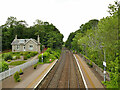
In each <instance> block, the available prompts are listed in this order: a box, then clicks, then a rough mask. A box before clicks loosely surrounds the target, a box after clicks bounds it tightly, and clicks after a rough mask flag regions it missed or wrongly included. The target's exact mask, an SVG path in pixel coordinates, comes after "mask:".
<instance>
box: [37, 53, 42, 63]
mask: <svg viewBox="0 0 120 90" xmlns="http://www.w3.org/2000/svg"><path fill="white" fill-rule="evenodd" d="M38 58H39V62H42V54H40V55H39V56H38Z"/></svg>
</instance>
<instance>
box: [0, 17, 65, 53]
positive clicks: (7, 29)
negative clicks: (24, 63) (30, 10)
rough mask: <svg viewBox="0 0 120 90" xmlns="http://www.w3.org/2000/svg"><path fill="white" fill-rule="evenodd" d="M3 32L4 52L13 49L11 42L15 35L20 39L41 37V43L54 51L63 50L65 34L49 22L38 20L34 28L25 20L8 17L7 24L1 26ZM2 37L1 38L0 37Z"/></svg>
mask: <svg viewBox="0 0 120 90" xmlns="http://www.w3.org/2000/svg"><path fill="white" fill-rule="evenodd" d="M0 28H1V30H2V50H3V51H4V50H6V49H11V42H12V41H13V40H14V38H15V35H17V36H18V39H30V38H34V39H37V35H39V36H40V43H41V44H42V45H45V47H50V48H52V49H56V48H61V47H62V44H63V37H64V36H63V34H61V33H60V31H59V30H58V29H57V28H56V27H55V26H54V25H53V24H52V23H49V22H43V21H41V20H39V19H37V20H36V21H35V22H34V25H33V26H28V24H27V23H26V21H25V20H19V21H18V20H17V18H16V17H8V19H7V21H6V23H5V24H4V25H1V26H0ZM0 37H1V36H0Z"/></svg>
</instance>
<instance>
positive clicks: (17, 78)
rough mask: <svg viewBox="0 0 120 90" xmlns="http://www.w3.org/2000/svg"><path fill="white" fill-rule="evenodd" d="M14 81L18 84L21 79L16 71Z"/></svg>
mask: <svg viewBox="0 0 120 90" xmlns="http://www.w3.org/2000/svg"><path fill="white" fill-rule="evenodd" d="M14 79H15V81H16V82H20V80H21V78H20V75H19V72H18V71H17V72H16V73H15V74H14Z"/></svg>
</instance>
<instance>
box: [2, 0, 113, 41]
mask: <svg viewBox="0 0 120 90" xmlns="http://www.w3.org/2000/svg"><path fill="white" fill-rule="evenodd" d="M110 3H111V4H114V0H1V1H0V12H1V13H0V25H3V24H4V23H5V22H6V20H7V18H8V17H10V16H13V17H16V18H17V20H25V21H26V22H27V23H28V25H29V26H31V25H33V22H34V21H35V20H36V19H40V20H42V21H48V22H50V23H53V24H54V25H55V26H56V27H57V28H58V29H59V30H60V32H61V33H62V34H63V35H64V41H65V40H66V39H67V38H68V35H69V34H70V33H71V32H74V31H76V30H77V29H79V27H80V25H81V24H84V23H86V22H88V21H89V20H91V19H101V18H103V17H106V16H109V13H108V12H107V10H108V5H109V4H110Z"/></svg>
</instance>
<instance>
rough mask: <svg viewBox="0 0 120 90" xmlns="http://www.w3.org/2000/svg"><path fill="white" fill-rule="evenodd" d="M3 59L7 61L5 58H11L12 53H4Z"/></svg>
mask: <svg viewBox="0 0 120 90" xmlns="http://www.w3.org/2000/svg"><path fill="white" fill-rule="evenodd" d="M3 58H4V60H5V61H7V60H10V59H11V60H12V55H11V54H4V57H3Z"/></svg>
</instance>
